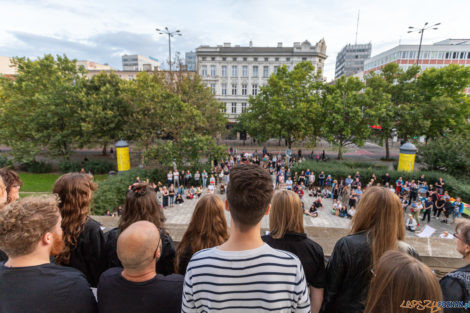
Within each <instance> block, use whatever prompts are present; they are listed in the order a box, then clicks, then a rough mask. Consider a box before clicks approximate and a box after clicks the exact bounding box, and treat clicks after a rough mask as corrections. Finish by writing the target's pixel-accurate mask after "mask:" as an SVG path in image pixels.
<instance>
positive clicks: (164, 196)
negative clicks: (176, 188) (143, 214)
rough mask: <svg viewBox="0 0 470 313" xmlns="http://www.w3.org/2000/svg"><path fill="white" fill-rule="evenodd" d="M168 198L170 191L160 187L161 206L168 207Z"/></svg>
mask: <svg viewBox="0 0 470 313" xmlns="http://www.w3.org/2000/svg"><path fill="white" fill-rule="evenodd" d="M169 198H170V192H169V191H168V189H167V188H166V186H165V187H163V189H162V199H163V203H162V206H163V207H164V208H166V207H168V199H169Z"/></svg>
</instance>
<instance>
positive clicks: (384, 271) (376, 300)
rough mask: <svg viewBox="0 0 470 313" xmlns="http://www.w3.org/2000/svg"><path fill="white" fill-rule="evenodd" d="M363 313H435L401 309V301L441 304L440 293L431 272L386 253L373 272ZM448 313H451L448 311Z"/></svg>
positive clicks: (400, 255) (399, 255)
mask: <svg viewBox="0 0 470 313" xmlns="http://www.w3.org/2000/svg"><path fill="white" fill-rule="evenodd" d="M373 274H374V275H373V276H374V277H373V278H372V281H371V285H370V288H369V294H368V296H367V301H366V303H367V305H366V308H365V310H364V313H384V312H393V313H410V312H412V313H418V312H427V313H431V312H437V311H440V310H438V308H437V307H434V309H436V311H434V310H432V309H431V308H424V307H423V309H419V308H417V307H415V308H407V307H406V306H405V307H404V306H402V303H403V301H408V300H412V301H415V300H416V301H421V303H423V304H424V303H425V301H428V300H430V301H431V302H432V303H436V304H437V302H440V301H442V292H441V289H440V287H439V283H438V281H437V279H436V276H434V273H433V272H432V270H431V269H430V268H429V267H427V266H426V265H425V264H424V263H421V262H420V261H418V260H417V259H415V258H413V257H411V256H409V255H407V254H405V253H403V252H400V251H387V252H385V253H384V255H383V256H382V257H381V258H380V260H379V262H378V264H377V265H376V266H375V267H374V269H373ZM452 312H455V311H453V310H452Z"/></svg>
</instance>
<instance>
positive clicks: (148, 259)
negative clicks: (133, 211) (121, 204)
mask: <svg viewBox="0 0 470 313" xmlns="http://www.w3.org/2000/svg"><path fill="white" fill-rule="evenodd" d="M159 242H160V232H159V231H158V229H157V227H156V226H155V225H154V224H153V223H150V222H148V221H139V222H135V223H133V224H131V225H130V226H129V227H127V228H126V229H125V230H124V231H123V232H122V233H121V234H120V235H119V238H118V242H117V255H118V257H119V260H121V263H122V267H123V268H124V269H125V270H130V271H139V270H142V269H145V268H146V267H147V266H149V264H151V263H152V262H153V261H154V260H155V250H156V249H157V247H159V251H158V255H160V250H161V245H159Z"/></svg>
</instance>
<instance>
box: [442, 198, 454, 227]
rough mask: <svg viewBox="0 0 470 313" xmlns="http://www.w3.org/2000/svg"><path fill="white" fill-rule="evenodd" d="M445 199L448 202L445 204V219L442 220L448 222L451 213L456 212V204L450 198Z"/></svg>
mask: <svg viewBox="0 0 470 313" xmlns="http://www.w3.org/2000/svg"><path fill="white" fill-rule="evenodd" d="M445 201H446V203H445V204H444V219H443V220H442V221H441V222H442V223H446V224H447V222H448V220H449V216H450V214H454V204H453V203H452V202H450V198H446V200H445Z"/></svg>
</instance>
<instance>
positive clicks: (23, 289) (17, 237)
mask: <svg viewBox="0 0 470 313" xmlns="http://www.w3.org/2000/svg"><path fill="white" fill-rule="evenodd" d="M61 222H62V218H61V216H60V212H59V209H58V207H57V200H56V198H55V197H51V196H49V197H27V198H24V199H21V200H19V201H17V202H14V203H12V204H10V205H8V206H7V207H5V208H3V209H2V210H0V248H1V249H2V250H4V251H5V252H6V253H7V254H8V255H9V257H10V259H9V260H8V261H7V262H6V263H4V262H2V263H0V312H15V313H36V312H37V313H40V312H56V313H95V312H97V311H98V310H97V307H96V301H95V297H94V296H93V293H92V292H91V289H90V285H89V284H88V282H87V280H86V279H85V276H84V275H83V273H81V272H79V271H78V270H76V269H74V268H71V267H65V266H59V265H56V264H51V263H50V257H51V255H52V256H54V255H57V254H59V253H61V251H62V249H63V247H64V242H63V241H62V234H63V232H62V228H61Z"/></svg>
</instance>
